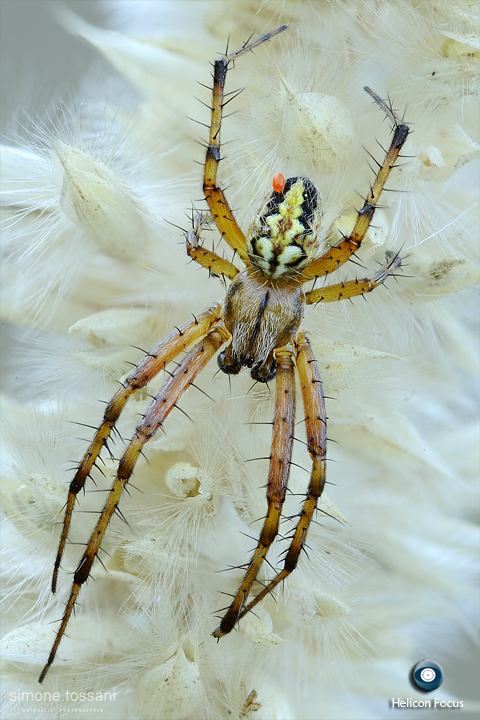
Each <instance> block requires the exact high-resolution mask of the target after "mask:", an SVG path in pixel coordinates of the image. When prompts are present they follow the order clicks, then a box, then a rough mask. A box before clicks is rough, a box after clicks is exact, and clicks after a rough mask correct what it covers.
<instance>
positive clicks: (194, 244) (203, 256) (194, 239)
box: [186, 213, 239, 280]
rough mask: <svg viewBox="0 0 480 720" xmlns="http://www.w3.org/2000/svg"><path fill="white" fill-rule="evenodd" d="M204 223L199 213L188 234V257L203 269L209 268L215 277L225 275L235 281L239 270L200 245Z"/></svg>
mask: <svg viewBox="0 0 480 720" xmlns="http://www.w3.org/2000/svg"><path fill="white" fill-rule="evenodd" d="M203 222H204V218H202V216H201V215H200V214H198V213H197V214H196V215H195V216H194V218H193V223H192V227H191V229H190V230H189V231H188V233H187V238H186V239H187V253H188V256H189V257H191V258H192V260H195V262H197V263H198V264H199V265H201V266H202V267H204V268H207V270H208V271H209V272H210V273H213V274H214V275H224V276H225V277H228V278H230V280H233V278H234V277H235V276H236V275H238V273H239V270H238V268H236V267H235V265H234V264H233V263H232V262H230V261H229V260H226V259H225V258H222V257H220V255H217V253H214V252H212V251H211V250H207V249H206V248H204V247H203V245H200V244H199V240H200V229H201V227H202V224H203Z"/></svg>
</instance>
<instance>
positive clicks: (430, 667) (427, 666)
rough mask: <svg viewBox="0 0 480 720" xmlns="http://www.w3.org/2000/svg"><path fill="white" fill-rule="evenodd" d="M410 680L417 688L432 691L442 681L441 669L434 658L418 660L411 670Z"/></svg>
mask: <svg viewBox="0 0 480 720" xmlns="http://www.w3.org/2000/svg"><path fill="white" fill-rule="evenodd" d="M412 680H413V682H414V683H415V685H416V686H417V688H418V689H419V690H423V692H432V691H433V690H437V688H439V687H440V685H441V684H442V682H443V670H442V668H441V667H440V665H439V664H438V663H436V662H435V661H434V660H420V662H418V663H417V664H416V665H415V667H414V668H413V670H412Z"/></svg>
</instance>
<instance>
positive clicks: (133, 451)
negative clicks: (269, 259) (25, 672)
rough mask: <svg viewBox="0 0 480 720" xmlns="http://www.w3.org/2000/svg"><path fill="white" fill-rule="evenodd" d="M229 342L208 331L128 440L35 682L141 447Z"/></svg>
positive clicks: (220, 331) (221, 331)
mask: <svg viewBox="0 0 480 720" xmlns="http://www.w3.org/2000/svg"><path fill="white" fill-rule="evenodd" d="M229 338H230V333H229V332H228V331H227V330H226V329H225V327H224V326H223V325H222V324H218V325H217V326H216V327H215V328H213V330H210V332H209V333H208V335H206V336H205V337H204V338H203V339H202V340H201V341H200V342H199V343H198V344H197V345H195V347H194V348H193V349H192V350H191V351H190V352H189V353H188V355H187V356H186V357H185V358H184V359H183V361H182V362H181V364H180V365H179V366H178V367H176V368H175V370H174V371H173V373H172V375H171V376H170V377H169V379H168V380H167V381H166V382H165V383H164V384H163V385H162V387H161V388H160V391H159V392H158V394H157V395H156V397H155V399H154V400H153V402H152V403H151V405H150V407H149V408H148V410H147V412H146V413H145V415H144V417H143V419H142V420H141V422H140V423H139V424H138V425H137V427H136V429H135V433H134V435H133V438H132V439H131V440H130V442H129V444H128V447H127V449H126V450H125V452H124V454H123V457H122V458H121V460H120V463H119V466H118V471H117V476H116V478H115V481H114V483H113V485H112V487H111V489H110V492H109V495H108V498H107V501H106V503H105V506H104V508H103V510H102V512H101V514H100V517H99V518H98V521H97V524H96V526H95V529H94V531H93V533H92V535H91V537H90V540H89V541H88V545H87V548H86V550H85V552H84V553H83V556H82V558H81V560H80V562H79V564H78V566H77V569H76V570H75V573H74V576H73V584H72V589H71V591H70V597H69V599H68V602H67V604H66V607H65V611H64V614H63V618H62V622H61V624H60V628H59V630H58V632H57V636H56V638H55V642H54V643H53V647H52V650H51V652H50V655H49V657H48V661H47V664H46V665H45V667H44V668H43V670H42V672H41V674H40V677H39V679H38V681H39V682H40V683H42V682H43V680H44V679H45V676H46V674H47V672H48V670H49V668H50V666H51V665H52V663H53V661H54V659H55V655H56V653H57V649H58V646H59V644H60V641H61V639H62V637H63V635H64V633H65V629H66V627H67V624H68V621H69V619H70V616H71V614H72V611H73V608H74V606H75V603H76V601H77V597H78V594H79V592H80V588H81V586H82V585H83V583H84V582H86V581H87V580H88V578H89V576H90V571H91V569H92V565H93V563H94V561H95V558H96V557H97V553H98V551H99V549H100V546H101V543H102V540H103V536H104V535H105V531H106V529H107V527H108V524H109V522H110V520H111V519H112V516H113V514H114V513H115V511H116V509H117V507H118V503H119V501H120V498H121V496H122V493H123V491H124V489H125V487H126V485H127V484H128V482H129V480H130V478H131V476H132V472H133V469H134V467H135V463H136V462H137V459H138V456H139V454H140V452H141V451H142V448H143V446H144V445H145V444H146V443H147V442H148V441H149V440H151V439H152V437H153V436H154V435H155V434H156V432H157V430H158V429H159V427H161V426H162V425H163V423H164V422H165V419H166V418H167V416H168V414H169V413H170V411H171V410H172V408H173V406H174V405H175V403H176V402H177V401H178V400H179V399H180V397H181V396H182V395H183V393H184V392H185V391H186V390H187V389H188V388H189V386H190V385H191V384H192V382H193V381H194V380H195V378H196V377H197V375H198V374H199V372H201V370H203V368H204V367H205V365H206V364H207V363H208V361H209V360H210V359H211V358H212V357H213V355H215V353H216V352H217V350H219V348H220V347H221V346H222V345H223V343H224V342H226V341H227V340H228V339H229Z"/></svg>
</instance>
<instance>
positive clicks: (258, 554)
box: [213, 347, 295, 638]
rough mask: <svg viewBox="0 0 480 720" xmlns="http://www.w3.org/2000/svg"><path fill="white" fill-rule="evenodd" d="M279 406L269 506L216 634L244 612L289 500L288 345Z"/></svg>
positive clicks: (291, 398)
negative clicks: (250, 556)
mask: <svg viewBox="0 0 480 720" xmlns="http://www.w3.org/2000/svg"><path fill="white" fill-rule="evenodd" d="M275 359H276V362H277V372H276V376H275V410H274V416H273V435H272V451H271V455H270V466H269V470H268V485H267V488H268V489H267V503H268V510H267V516H266V518H265V522H264V524H263V528H262V531H261V533H260V538H259V540H258V545H257V547H256V549H255V551H254V553H253V556H252V559H251V560H250V563H249V565H248V568H247V571H246V573H245V575H244V577H243V580H242V582H241V584H240V587H239V588H238V591H237V594H236V595H235V597H234V599H233V602H232V604H231V605H230V607H229V608H228V610H227V612H226V614H225V615H224V617H223V618H222V621H221V623H220V626H219V627H218V628H217V629H216V630H215V632H214V633H213V636H214V637H216V638H221V637H222V636H223V635H226V634H227V633H229V632H230V631H231V630H232V629H233V627H234V625H235V623H236V622H237V620H238V618H239V616H240V617H241V616H242V611H243V608H244V607H245V602H246V600H247V598H248V594H249V592H250V589H251V587H252V585H253V583H254V581H255V578H256V577H257V574H258V572H259V570H260V568H261V566H262V563H263V561H264V559H265V557H266V555H267V552H268V550H269V548H270V546H271V544H272V542H273V541H274V539H275V537H276V535H277V533H278V525H279V522H280V515H281V512H282V507H283V504H284V502H285V495H286V491H287V483H288V476H289V474H290V461H291V458H292V445H293V435H294V426H295V369H294V364H293V353H292V351H291V350H290V349H289V348H288V347H286V348H280V349H279V350H276V351H275Z"/></svg>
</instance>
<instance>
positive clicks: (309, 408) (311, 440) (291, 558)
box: [237, 332, 327, 620]
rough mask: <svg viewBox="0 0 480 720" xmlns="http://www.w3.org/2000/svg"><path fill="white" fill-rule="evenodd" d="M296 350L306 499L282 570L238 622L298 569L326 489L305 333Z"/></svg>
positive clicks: (321, 406)
mask: <svg viewBox="0 0 480 720" xmlns="http://www.w3.org/2000/svg"><path fill="white" fill-rule="evenodd" d="M295 345H296V350H297V370H298V375H299V378H300V384H301V386H302V399H303V407H304V411H305V427H306V432H307V442H308V451H309V453H310V457H311V458H312V462H313V467H312V474H311V477H310V484H309V486H308V491H307V497H306V499H305V502H304V504H303V508H302V510H301V512H300V519H299V521H298V523H297V526H296V528H295V532H294V534H293V538H292V542H291V545H290V547H289V549H288V552H287V555H286V557H285V561H284V566H283V570H281V572H279V573H278V574H277V575H276V577H274V578H273V580H271V581H270V582H269V583H268V585H266V586H265V588H264V589H263V590H262V591H261V592H260V593H259V594H258V595H257V596H256V597H255V598H254V599H253V600H252V601H251V602H249V603H248V604H247V605H245V606H244V607H243V608H242V609H241V611H240V612H239V614H238V617H237V619H238V620H240V619H241V618H242V617H244V615H246V614H247V612H249V611H250V610H252V608H254V607H255V605H257V603H259V602H260V600H263V598H264V597H265V596H266V595H268V594H269V593H270V592H271V591H272V590H273V589H274V588H275V587H277V585H278V584H279V583H281V582H282V580H284V579H285V578H286V577H288V575H290V573H291V572H293V571H294V570H295V568H296V566H297V562H298V558H299V557H300V553H301V550H302V547H303V546H304V545H305V541H306V538H307V532H308V528H309V527H310V523H311V521H312V517H313V514H314V512H315V509H316V507H317V501H318V498H319V497H320V496H321V494H322V492H323V488H324V486H325V465H326V449H327V416H326V413H325V400H324V396H323V390H322V381H321V379H320V373H319V371H318V365H317V361H316V360H315V356H314V354H313V351H312V348H311V345H310V342H309V341H308V338H307V336H306V334H305V333H304V332H300V333H299V334H298V336H297V339H296V341H295Z"/></svg>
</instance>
